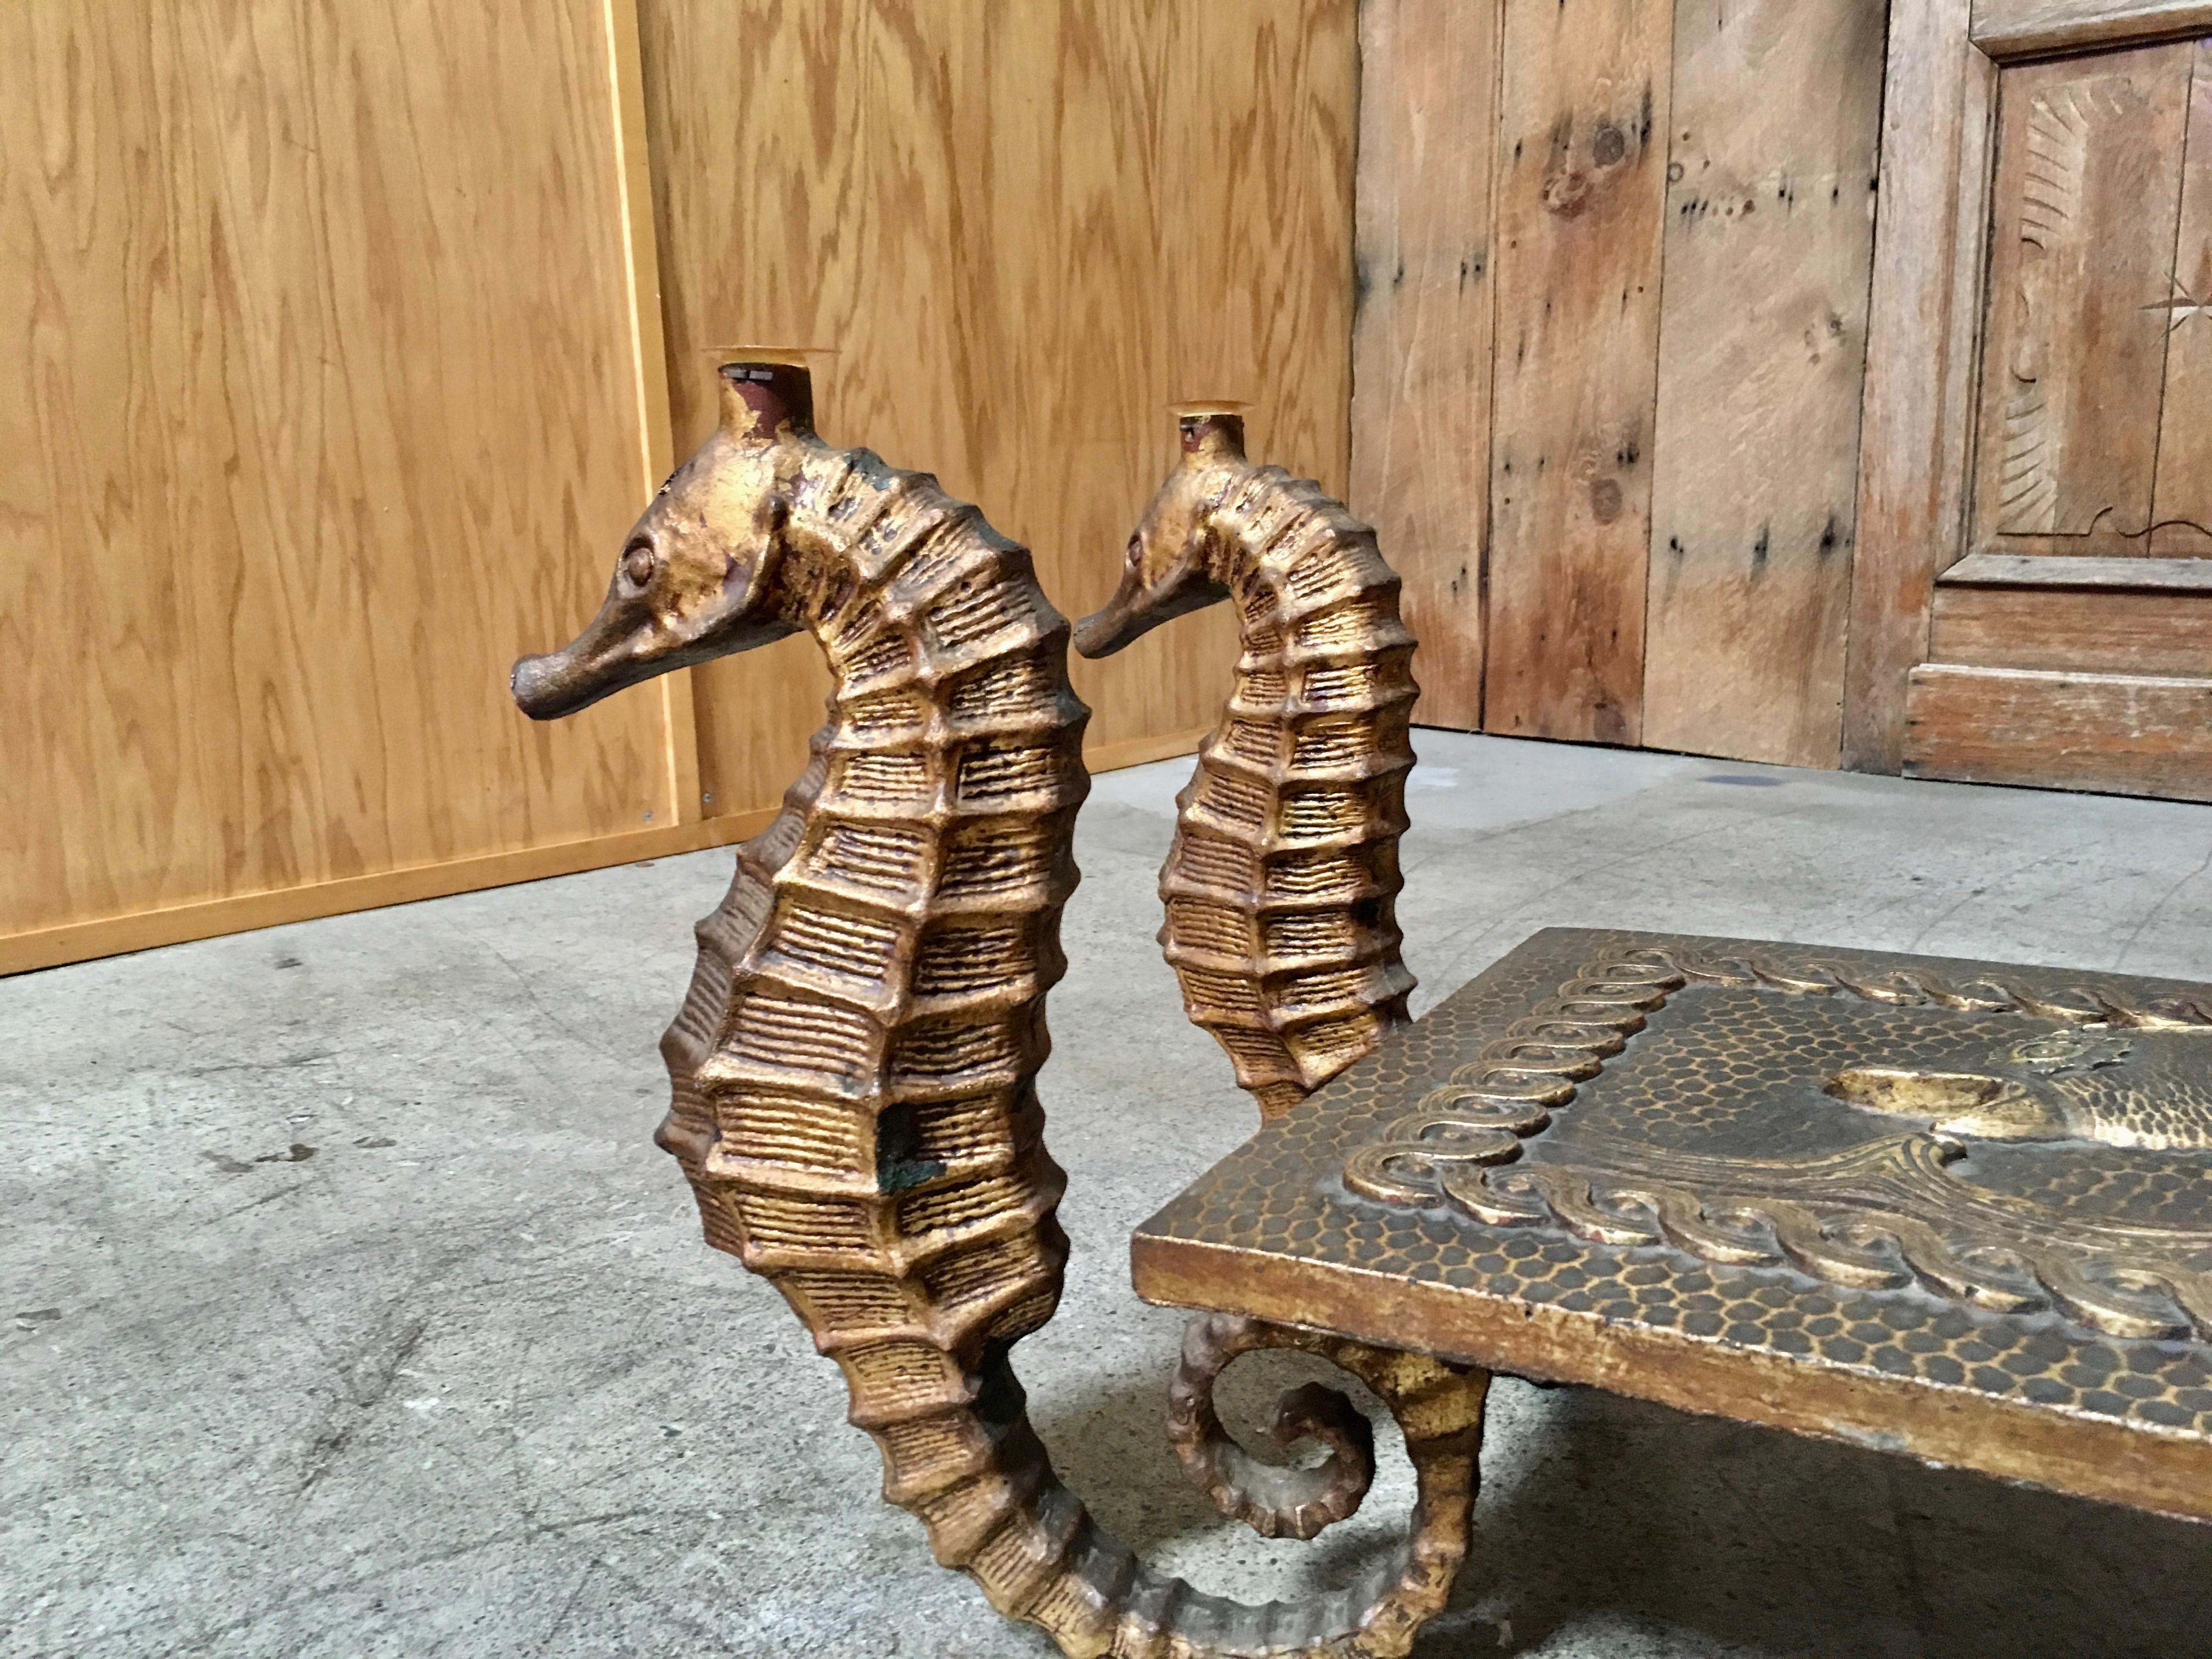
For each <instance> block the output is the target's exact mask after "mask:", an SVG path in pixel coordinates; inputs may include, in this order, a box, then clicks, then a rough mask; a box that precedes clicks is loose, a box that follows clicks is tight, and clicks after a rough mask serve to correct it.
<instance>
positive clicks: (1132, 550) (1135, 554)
mask: <svg viewBox="0 0 2212 1659" xmlns="http://www.w3.org/2000/svg"><path fill="white" fill-rule="evenodd" d="M1127 558H1128V561H1129V568H1130V569H1132V570H1134V569H1135V568H1137V567H1138V566H1139V565H1140V564H1142V563H1143V562H1145V538H1143V537H1142V536H1132V537H1130V538H1129V546H1128V550H1127Z"/></svg>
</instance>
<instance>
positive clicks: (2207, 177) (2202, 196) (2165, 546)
mask: <svg viewBox="0 0 2212 1659" xmlns="http://www.w3.org/2000/svg"><path fill="white" fill-rule="evenodd" d="M2192 88H2193V89H2192V90H2191V94H2190V100H2189V136H2188V138H2187V140H2186V147H2185V149H2184V152H2183V162H2182V181H2181V219H2180V223H2179V227H2178V234H2177V236H2176V238H2175V242H2174V258H2173V279H2172V297H2171V298H2170V299H2169V300H2168V301H2166V320H2167V325H2166V402H2165V405H2164V407H2163V408H2162V409H2161V410H2160V414H2159V427H2158V486H2157V492H2156V495H2155V497H2154V500H2153V502H2152V505H2151V517H2152V519H2153V520H2154V524H2153V526H2152V528H2151V535H2150V550H2151V552H2152V553H2153V554H2154V555H2158V556H2163V557H2167V558H2173V557H2180V558H2203V557H2204V556H2208V555H2212V40H2200V41H2198V42H2197V61H2196V64H2195V71H2194V79H2193V82H2192Z"/></svg>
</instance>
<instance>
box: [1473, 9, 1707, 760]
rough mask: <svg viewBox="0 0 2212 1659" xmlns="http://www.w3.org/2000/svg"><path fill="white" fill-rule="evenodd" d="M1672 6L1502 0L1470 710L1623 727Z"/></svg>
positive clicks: (1636, 587)
mask: <svg viewBox="0 0 2212 1659" xmlns="http://www.w3.org/2000/svg"><path fill="white" fill-rule="evenodd" d="M1672 57H1673V15H1672V9H1671V8H1670V7H1668V6H1666V5H1662V4H1653V3H1650V0H1505V29H1504V82H1503V90H1502V93H1501V96H1500V111H1501V118H1500V127H1499V134H1498V168H1499V172H1498V194H1497V204H1498V206H1497V214H1498V229H1497V259H1496V264H1495V267H1494V272H1495V274H1494V280H1495V282H1496V283H1497V284H1498V325H1497V337H1496V345H1495V350H1496V353H1497V372H1496V381H1495V392H1494V397H1495V412H1494V421H1495V433H1494V436H1493V440H1492V470H1491V525H1492V545H1491V557H1490V593H1489V605H1488V623H1489V630H1488V631H1489V659H1488V662H1487V665H1486V673H1485V678H1486V713H1485V719H1484V725H1485V726H1486V729H1487V730H1490V731H1492V732H1509V733H1512V734H1515V735H1518V736H1524V737H1548V738H1585V739H1596V740H1598V741H1601V742H1607V743H1628V744H1632V743H1636V742H1638V741H1639V740H1640V738H1641V735H1642V730H1643V693H1644V574H1645V565H1646V557H1647V552H1648V544H1649V541H1650V527H1651V516H1650V507H1651V420H1652V404H1653V399H1654V398H1655V397H1656V390H1657V388H1656V379H1657V372H1658V356H1659V354H1658V337H1659V335H1658V330H1659V298H1660V290H1659V276H1660V250H1661V217H1662V204H1663V201H1664V198H1665V193H1666V186H1667V179H1666V167H1667V130H1668V107H1667V106H1668V84H1669V82H1670V79H1671V76H1670V68H1671V60H1672Z"/></svg>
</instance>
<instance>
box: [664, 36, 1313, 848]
mask: <svg viewBox="0 0 2212 1659" xmlns="http://www.w3.org/2000/svg"><path fill="white" fill-rule="evenodd" d="M641 14H642V18H641V23H642V29H643V34H644V43H645V66H646V87H647V114H648V125H649V131H650V132H651V135H652V139H653V154H654V162H655V176H656V191H657V197H658V202H659V208H660V222H661V249H660V252H661V267H662V271H663V279H664V283H665V296H666V306H665V316H666V319H667V325H668V338H669V365H670V380H671V392H672V395H673V397H674V399H675V406H676V441H677V447H678V451H679V452H681V451H684V450H685V449H687V448H688V447H690V445H691V444H692V443H695V442H696V441H697V439H698V437H699V435H700V434H701V433H702V431H703V429H704V428H705V424H706V422H707V421H708V418H709V416H708V406H709V405H708V397H707V388H708V380H707V375H708V371H709V369H710V368H711V367H712V364H713V362H714V356H715V353H714V349H713V348H714V347H717V346H721V345H728V344H735V343H744V342H752V343H769V344H781V345H799V346H811V347H818V348H824V349H828V350H830V351H832V352H834V353H835V355H834V356H826V357H824V358H823V359H822V360H820V362H819V364H818V367H817V377H818V391H817V404H818V405H819V408H820V411H821V416H822V425H823V432H824V435H826V436H828V437H829V438H830V439H831V440H832V441H836V442H840V443H866V444H867V445H869V446H871V447H873V448H875V449H877V450H878V451H879V452H881V453H883V455H884V458H885V459H888V460H890V461H891V462H892V463H894V464H895V465H904V466H915V467H924V468H927V469H929V470H932V471H935V472H937V473H938V474H939V476H940V477H942V479H943V480H944V482H945V485H946V487H947V488H948V489H951V490H952V491H954V492H955V493H956V494H958V495H963V496H965V497H967V498H969V499H970V500H973V501H977V502H978V503H980V504H981V507H983V510H984V511H985V513H987V515H988V516H989V517H990V519H991V520H992V522H993V523H994V524H995V525H996V526H998V527H999V528H1000V530H1002V531H1004V532H1006V533H1007V534H1008V535H1011V536H1013V537H1015V538H1018V539H1019V540H1021V541H1023V542H1024V543H1026V544H1028V545H1029V546H1030V548H1031V549H1032V550H1034V551H1035V553H1036V557H1037V566H1038V571H1039V574H1040V575H1041V576H1042V580H1043V582H1044V586H1045V588H1046V591H1047V592H1048V593H1049V594H1050V595H1051V596H1052V598H1053V600H1054V603H1055V604H1057V605H1060V608H1061V609H1062V610H1064V611H1069V612H1071V613H1073V612H1075V611H1080V610H1083V609H1086V608H1088V607H1090V606H1092V605H1096V604H1097V603H1098V602H1099V601H1100V600H1101V599H1103V597H1104V596H1105V594H1106V593H1107V592H1109V591H1110V589H1111V588H1112V586H1113V585H1114V582H1115V579H1116V576H1117V574H1118V570H1119V564H1120V559H1121V547H1122V544H1123V543H1124V541H1125V540H1126V538H1127V535H1128V533H1129V531H1130V530H1131V528H1133V525H1134V522H1135V519H1136V516H1137V514H1138V513H1139V510H1140V509H1141V507H1143V505H1144V503H1145V501H1146V500H1147V499H1148V498H1149V496H1150V495H1151V494H1152V490H1153V489H1154V488H1155V487H1156V486H1157V484H1158V481H1159V479H1160V477H1162V476H1163V475H1164V472H1165V471H1166V469H1167V467H1168V466H1169V465H1170V462H1171V460H1172V459H1173V457H1174V453H1175V450H1174V426H1173V422H1172V419H1171V416H1170V413H1169V405H1170V403H1171V402H1172V401H1173V400H1175V399H1176V398H1201V397H1212V398H1241V399H1245V400H1249V401H1250V402H1251V403H1252V404H1254V405H1255V407H1254V408H1253V409H1252V410H1251V412H1250V415H1249V425H1250V430H1251V438H1252V444H1253V451H1254V453H1255V455H1256V456H1259V457H1261V458H1263V459H1267V460H1271V461H1277V462H1280V463H1282V464H1283V465H1286V466H1289V467H1291V468H1292V469H1294V470H1297V471H1303V472H1306V473H1308V474H1310V475H1313V476H1316V477H1319V478H1320V479H1321V480H1322V483H1324V484H1326V485H1327V486H1328V488H1329V489H1332V490H1334V491H1338V492H1341V491H1342V490H1343V489H1344V488H1345V484H1346V451H1347V437H1346V404H1347V399H1348V396H1349V388H1348V380H1349V374H1350V361H1349V360H1350V352H1349V342H1350V332H1351V306H1352V250H1351V194H1352V171H1351V170H1352V119H1353V110H1354V104H1355V97H1356V76H1357V65H1356V40H1355V25H1356V19H1355V7H1354V4H1353V0H1298V3H1291V4H1285V3H1275V0H1211V3H1207V0H1175V3H1170V4H1164V5H1159V6H1152V7H1143V8H1139V7H1131V6H1127V5H1124V4H1121V3H1117V0H1070V3H1066V4H1061V5H1052V6H1040V5H1034V4H1030V3H1016V0H995V3H987V4H979V5H975V6H969V7H913V6H908V5H903V4H895V3H890V0H823V3H819V4H808V5H789V4H781V3H772V0H746V3H742V4H721V3H715V4H708V3H704V0H646V3H644V4H642V5H641ZM1234 637H1235V635H1234V627H1233V622H1232V619H1231V617H1229V616H1228V615H1227V614H1226V613H1225V612H1224V611H1217V612H1214V613H1210V614H1208V615H1206V616H1205V617H1197V618H1193V619H1190V620H1188V621H1185V622H1182V623H1177V624H1176V625H1175V626H1174V627H1172V628H1169V629H1161V630H1159V631H1158V633H1156V634H1155V635H1152V636H1151V637H1150V638H1148V639H1146V640H1145V641H1141V642H1139V644H1138V645H1137V646H1135V647H1132V648H1131V649H1130V650H1129V651H1127V653H1123V654H1122V655H1121V656H1120V657H1116V658H1114V659H1110V660H1109V661H1107V662H1104V663H1101V664H1097V665H1091V664H1079V665H1078V672H1077V685H1078V689H1079V690H1080V691H1081V692H1082V694H1083V696H1085V699H1086V700H1087V701H1088V702H1091V705H1092V707H1093V708H1094V709H1095V710H1096V711H1097V714H1096V717H1095V719H1094V720H1093V722H1092V726H1091V741H1092V744H1093V746H1094V750H1093V752H1094V759H1096V758H1097V756H1098V755H1099V754H1100V753H1101V752H1102V751H1103V754H1104V755H1105V756H1107V757H1109V758H1110V757H1129V756H1130V755H1132V754H1133V753H1139V752H1143V751H1144V750H1145V749H1146V746H1147V745H1156V746H1158V749H1159V751H1161V752H1172V751H1173V750H1175V748H1176V746H1177V744H1178V740H1180V742H1181V744H1182V745H1183V746H1186V747H1188V746H1194V744H1193V739H1194V736H1195V734H1196V733H1197V732H1199V731H1200V730H1201V729H1202V728H1203V727H1205V726H1207V725H1208V724H1210V723H1211V721H1212V718H1213V716H1214V714H1215V711H1216V709H1217V708H1218V703H1219V701H1220V699H1221V697H1222V696H1223V695H1224V694H1225V691H1226V690H1227V684H1228V671H1229V668H1230V665H1231V661H1232V660H1233V658H1234V654H1235V645H1234ZM812 655H813V653H812V649H811V647H810V646H808V645H807V644H806V643H805V642H804V641H795V642H790V643H787V644H785V645H782V646H779V647H774V648H772V649H770V650H768V651H763V652H761V653H755V654H754V655H752V656H750V657H747V658H741V659H732V660H730V661H728V662H725V663H720V664H716V665H713V666H712V667H710V668H708V669H707V670H704V671H701V672H700V673H699V674H698V675H697V676H696V678H697V680H698V682H699V697H698V713H699V726H700V732H701V744H702V757H701V758H702V782H703V784H704V787H706V788H707V789H708V791H709V792H710V793H714V796H715V797H716V799H715V803H714V809H715V810H716V811H739V810H744V809H745V808H748V807H755V806H758V805H763V804H765V803H766V802H769V801H771V800H773V799H775V795H776V794H777V793H779V792H780V791H781V789H782V787H784V785H785V784H786V782H787V781H788V780H789V779H790V778H791V776H792V775H794V774H795V773H796V772H797V771H798V769H799V765H800V764H801V763H802V762H803V760H804V757H805V733H806V732H809V731H810V730H811V729H812V727H813V726H815V725H816V724H817V723H818V721H819V720H820V717H821V700H820V694H821V685H822V683H821V681H820V679H819V678H818V673H817V670H816V668H815V667H814V665H813V663H812V660H811V658H812Z"/></svg>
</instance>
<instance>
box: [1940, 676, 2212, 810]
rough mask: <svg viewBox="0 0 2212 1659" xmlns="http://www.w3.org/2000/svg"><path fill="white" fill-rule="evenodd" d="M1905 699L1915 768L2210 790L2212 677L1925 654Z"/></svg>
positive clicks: (2107, 787) (2155, 789)
mask: <svg viewBox="0 0 2212 1659" xmlns="http://www.w3.org/2000/svg"><path fill="white" fill-rule="evenodd" d="M1910 711H1911V712H1910V714H1909V717H1908V720H1907V723H1906V730H1905V772H1906V774H1907V775H1910V776H1912V777H1922V778H1954V779H1957V780H1960V781H1963V782H1967V783H2013V784H2029V785H2033V786H2035V787H2039V788H2046V789H2093V790H2097V791H2100V792H2102V793H2106V794H2115V795H2159V796H2163V797H2166V798H2167V799H2176V800H2212V679H2203V678H2178V677H2177V678H2150V677H2148V676H2138V675H2130V674H2083V673H2061V672H2039V671H2033V670H2029V669H2020V668H1954V667H1950V666H1947V665H1943V664H1940V663H1929V664H1924V665H1922V666H1920V667H1918V668H1916V669H1914V670H1913V671H1912V691H1911V703H1910Z"/></svg>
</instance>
